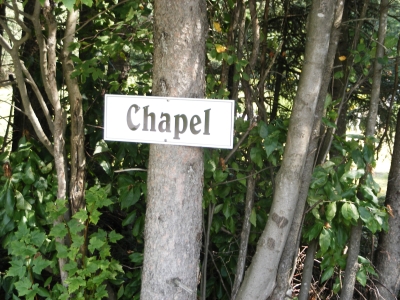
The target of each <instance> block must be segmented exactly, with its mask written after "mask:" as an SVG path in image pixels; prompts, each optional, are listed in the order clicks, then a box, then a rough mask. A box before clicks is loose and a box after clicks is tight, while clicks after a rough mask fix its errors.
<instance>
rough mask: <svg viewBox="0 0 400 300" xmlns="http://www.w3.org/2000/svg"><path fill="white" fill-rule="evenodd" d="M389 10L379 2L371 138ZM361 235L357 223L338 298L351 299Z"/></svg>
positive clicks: (385, 3) (385, 2)
mask: <svg viewBox="0 0 400 300" xmlns="http://www.w3.org/2000/svg"><path fill="white" fill-rule="evenodd" d="M388 9H389V0H381V4H380V16H379V29H378V41H377V43H376V55H375V62H374V71H373V76H372V91H371V100H370V106H369V111H368V117H367V127H366V130H365V136H366V137H367V136H372V135H374V134H375V125H376V118H377V115H378V105H379V94H380V86H381V78H382V65H381V64H380V62H379V59H380V58H382V57H383V56H384V54H385V49H384V41H385V36H386V28H387V14H388ZM361 234H362V224H361V222H360V221H359V222H358V224H357V225H355V226H353V227H352V229H351V232H350V239H349V254H348V256H347V261H346V269H345V273H344V280H343V287H342V291H341V293H340V298H341V299H344V300H347V299H353V293H354V284H355V281H356V275H357V271H358V253H359V251H360V241H361Z"/></svg>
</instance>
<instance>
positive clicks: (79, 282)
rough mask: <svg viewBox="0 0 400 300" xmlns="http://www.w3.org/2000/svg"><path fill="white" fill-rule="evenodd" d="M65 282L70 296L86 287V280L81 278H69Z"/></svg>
mask: <svg viewBox="0 0 400 300" xmlns="http://www.w3.org/2000/svg"><path fill="white" fill-rule="evenodd" d="M65 281H66V283H67V284H68V292H69V293H70V294H72V293H73V292H75V291H76V290H78V289H79V287H80V286H82V287H85V286H86V280H85V279H84V278H82V277H80V276H77V277H68V278H67V280H65Z"/></svg>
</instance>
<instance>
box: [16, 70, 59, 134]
mask: <svg viewBox="0 0 400 300" xmlns="http://www.w3.org/2000/svg"><path fill="white" fill-rule="evenodd" d="M21 67H22V71H23V72H24V74H25V76H26V77H27V78H26V79H25V81H26V82H27V83H29V84H30V85H31V87H32V89H33V91H34V93H35V95H36V97H37V99H38V101H39V104H40V107H41V108H42V110H43V113H44V115H45V117H46V121H47V124H48V125H49V129H50V131H51V133H53V134H54V123H53V119H52V117H51V115H50V112H49V109H48V108H47V105H46V103H45V101H44V99H43V96H42V93H41V92H40V91H39V88H38V86H37V85H36V83H35V81H34V80H33V78H32V75H31V74H30V73H29V71H28V69H27V68H26V67H25V64H23V63H22V64H21Z"/></svg>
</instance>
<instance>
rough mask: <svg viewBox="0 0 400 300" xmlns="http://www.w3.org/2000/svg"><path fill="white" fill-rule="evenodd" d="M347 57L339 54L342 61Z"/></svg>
mask: <svg viewBox="0 0 400 300" xmlns="http://www.w3.org/2000/svg"><path fill="white" fill-rule="evenodd" d="M346 58H347V57H346V56H344V55H342V56H339V60H340V61H345V60H346Z"/></svg>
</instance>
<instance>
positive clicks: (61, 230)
mask: <svg viewBox="0 0 400 300" xmlns="http://www.w3.org/2000/svg"><path fill="white" fill-rule="evenodd" d="M67 233H68V230H67V228H66V227H65V224H64V223H58V224H56V225H55V226H53V227H52V228H51V229H50V233H49V235H50V236H54V237H56V238H63V237H65V236H66V235H67Z"/></svg>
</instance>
